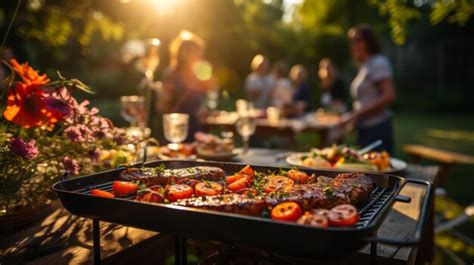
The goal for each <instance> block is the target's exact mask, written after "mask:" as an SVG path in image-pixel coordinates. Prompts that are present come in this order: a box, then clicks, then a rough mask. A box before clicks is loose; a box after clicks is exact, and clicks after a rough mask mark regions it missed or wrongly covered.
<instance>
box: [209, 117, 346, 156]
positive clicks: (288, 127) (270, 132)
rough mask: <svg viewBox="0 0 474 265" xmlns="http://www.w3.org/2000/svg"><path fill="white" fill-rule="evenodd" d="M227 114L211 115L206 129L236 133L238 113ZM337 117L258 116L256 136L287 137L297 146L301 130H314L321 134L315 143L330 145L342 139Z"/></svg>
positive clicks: (313, 131)
mask: <svg viewBox="0 0 474 265" xmlns="http://www.w3.org/2000/svg"><path fill="white" fill-rule="evenodd" d="M224 113H225V114H218V115H211V116H209V117H207V118H206V120H205V122H204V127H205V129H206V131H209V130H213V129H221V130H224V131H232V132H234V133H236V129H235V120H236V119H237V114H236V113H233V112H230V113H228V112H224ZM337 120H338V119H337V118H336V119H334V118H330V119H323V120H317V119H316V120H311V119H308V118H307V116H306V117H298V118H280V119H279V120H278V121H271V120H269V119H267V118H265V117H261V118H257V128H256V131H255V134H254V135H255V136H256V137H259V138H266V139H268V138H269V137H270V138H271V137H274V136H278V137H285V138H287V139H288V140H289V141H290V144H291V145H293V146H295V144H296V136H297V135H298V134H299V133H301V132H312V133H316V134H318V135H319V141H318V142H315V143H314V146H317V147H320V148H321V147H326V146H330V145H331V144H332V143H334V142H338V141H339V140H340V139H339V138H340V137H339V135H338V134H337V132H336V130H337V128H336V126H337Z"/></svg>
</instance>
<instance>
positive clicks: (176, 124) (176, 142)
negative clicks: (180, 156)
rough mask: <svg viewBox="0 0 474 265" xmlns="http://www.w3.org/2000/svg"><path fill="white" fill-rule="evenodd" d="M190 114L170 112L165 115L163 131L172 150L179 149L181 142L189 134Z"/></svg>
mask: <svg viewBox="0 0 474 265" xmlns="http://www.w3.org/2000/svg"><path fill="white" fill-rule="evenodd" d="M188 127H189V115H188V114H184V113H170V114H165V115H163V131H164V134H165V138H166V140H168V141H170V142H171V143H170V144H168V148H169V149H170V150H179V146H180V144H181V143H182V142H183V141H184V140H185V139H186V137H187V136H188Z"/></svg>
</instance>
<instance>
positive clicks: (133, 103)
mask: <svg viewBox="0 0 474 265" xmlns="http://www.w3.org/2000/svg"><path fill="white" fill-rule="evenodd" d="M120 103H121V110H120V114H121V115H122V117H123V118H124V119H125V120H126V121H128V122H129V123H130V126H131V127H143V126H144V125H145V115H146V111H145V104H144V103H145V98H144V97H142V96H137V95H133V96H122V97H120Z"/></svg>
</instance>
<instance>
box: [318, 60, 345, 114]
mask: <svg viewBox="0 0 474 265" xmlns="http://www.w3.org/2000/svg"><path fill="white" fill-rule="evenodd" d="M318 76H319V79H320V80H321V88H322V89H323V90H324V91H323V93H322V94H321V98H320V103H321V106H322V107H323V108H325V109H327V110H329V111H334V112H337V113H343V112H345V111H346V110H347V104H346V100H347V93H346V90H345V87H344V82H343V81H342V80H341V79H340V78H339V75H338V72H337V69H336V67H335V66H334V63H333V62H332V61H331V60H330V59H329V58H324V59H322V60H321V61H320V62H319V69H318Z"/></svg>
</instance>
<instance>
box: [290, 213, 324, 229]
mask: <svg viewBox="0 0 474 265" xmlns="http://www.w3.org/2000/svg"><path fill="white" fill-rule="evenodd" d="M297 223H298V224H302V225H309V226H313V227H321V228H325V227H328V226H329V222H328V218H327V217H326V216H324V215H322V214H319V213H317V212H315V211H308V212H305V213H304V214H303V216H301V217H300V218H299V219H298V221H297Z"/></svg>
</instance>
